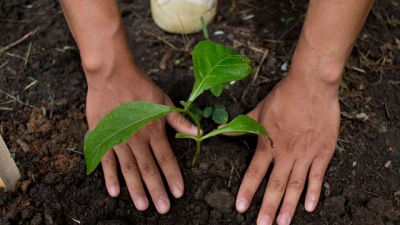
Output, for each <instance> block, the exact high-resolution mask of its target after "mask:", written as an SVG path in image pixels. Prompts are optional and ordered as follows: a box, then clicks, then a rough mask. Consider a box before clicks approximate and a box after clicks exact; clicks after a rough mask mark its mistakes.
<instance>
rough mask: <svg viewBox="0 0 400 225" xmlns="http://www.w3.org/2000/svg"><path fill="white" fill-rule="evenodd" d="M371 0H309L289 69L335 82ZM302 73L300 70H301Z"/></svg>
mask: <svg viewBox="0 0 400 225" xmlns="http://www.w3.org/2000/svg"><path fill="white" fill-rule="evenodd" d="M372 4H373V0H335V1H332V0H310V3H309V7H308V10H307V16H306V20H305V22H304V25H303V29H302V33H301V35H300V38H299V42H298V44H297V47H296V51H295V53H294V55H293V61H292V68H293V69H295V70H300V71H301V72H300V73H298V72H295V73H292V74H293V75H295V74H297V75H300V74H312V75H313V76H316V77H313V80H318V81H322V82H325V83H326V84H327V85H332V86H336V88H337V85H338V84H339V82H340V79H341V75H342V72H343V67H344V65H345V62H346V60H347V58H348V57H349V55H350V53H351V50H352V48H353V46H354V43H355V41H356V39H357V36H358V34H359V32H360V30H361V28H362V26H363V24H364V21H365V19H366V17H367V15H368V13H369V11H370V9H371V7H372ZM302 72H304V73H302Z"/></svg>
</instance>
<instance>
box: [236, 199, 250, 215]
mask: <svg viewBox="0 0 400 225" xmlns="http://www.w3.org/2000/svg"><path fill="white" fill-rule="evenodd" d="M247 207H249V204H247V201H246V200H245V199H242V200H240V201H238V203H237V204H236V209H237V210H238V211H239V212H244V211H246V209H247Z"/></svg>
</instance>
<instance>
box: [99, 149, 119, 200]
mask: <svg viewBox="0 0 400 225" xmlns="http://www.w3.org/2000/svg"><path fill="white" fill-rule="evenodd" d="M101 166H102V167H103V173H104V179H105V181H106V187H107V191H108V193H109V194H110V195H111V196H112V197H117V196H118V195H119V192H120V186H119V181H118V172H117V161H116V159H115V154H114V150H110V151H108V152H106V154H104V156H103V158H102V159H101Z"/></svg>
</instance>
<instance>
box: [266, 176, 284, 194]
mask: <svg viewBox="0 0 400 225" xmlns="http://www.w3.org/2000/svg"><path fill="white" fill-rule="evenodd" d="M267 188H269V189H271V190H274V191H277V192H283V191H284V190H285V183H284V182H282V181H281V180H278V179H276V180H271V181H270V182H268V186H267Z"/></svg>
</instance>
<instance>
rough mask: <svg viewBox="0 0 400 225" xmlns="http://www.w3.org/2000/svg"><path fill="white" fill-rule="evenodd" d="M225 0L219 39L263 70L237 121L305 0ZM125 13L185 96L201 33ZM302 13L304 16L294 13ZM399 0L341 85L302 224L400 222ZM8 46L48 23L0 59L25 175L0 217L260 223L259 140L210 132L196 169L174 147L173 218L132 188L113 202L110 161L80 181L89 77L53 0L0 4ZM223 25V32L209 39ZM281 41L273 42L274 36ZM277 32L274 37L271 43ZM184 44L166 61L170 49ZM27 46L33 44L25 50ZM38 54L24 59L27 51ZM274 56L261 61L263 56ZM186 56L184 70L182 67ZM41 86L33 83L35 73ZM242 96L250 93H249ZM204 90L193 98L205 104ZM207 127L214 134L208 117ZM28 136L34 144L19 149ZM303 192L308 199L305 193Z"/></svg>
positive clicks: (226, 97) (11, 138) (154, 72)
mask: <svg viewBox="0 0 400 225" xmlns="http://www.w3.org/2000/svg"><path fill="white" fill-rule="evenodd" d="M294 2H295V3H296V4H295V6H293V5H292V4H291V3H290V2H289V1H266V0H265V1H254V0H246V1H237V2H236V8H232V7H231V1H227V0H225V1H220V3H219V9H218V14H217V17H216V19H215V21H214V22H213V23H212V24H211V25H209V27H208V28H209V31H210V34H211V40H212V41H215V42H217V43H221V44H224V45H227V46H230V47H233V48H234V49H235V50H236V51H238V52H240V53H242V54H244V55H246V56H248V57H249V58H251V59H252V60H254V62H255V66H256V67H257V66H260V73H259V74H258V77H257V79H256V85H250V84H251V82H252V76H253V75H250V77H249V78H246V79H244V80H243V81H239V82H236V83H235V84H234V85H232V88H230V89H229V90H228V91H226V92H224V94H223V95H222V97H221V98H220V99H218V100H215V101H218V102H219V103H221V104H223V105H225V106H226V107H227V109H228V111H229V112H230V117H231V118H233V117H234V116H236V115H238V114H243V113H246V112H248V111H249V110H251V109H252V108H253V107H254V106H255V105H256V104H257V103H258V102H259V101H260V100H261V99H262V98H263V97H264V96H265V95H266V94H267V93H268V91H270V90H271V89H272V88H273V86H274V85H275V84H276V83H277V82H278V81H279V80H280V79H281V78H282V77H283V76H284V74H285V71H282V70H281V66H282V64H285V63H288V62H290V57H291V53H292V52H293V49H294V46H295V44H296V39H297V37H298V35H299V32H300V29H301V24H302V20H300V21H299V23H296V21H292V22H290V23H289V25H288V26H286V25H285V24H283V23H282V22H281V18H289V17H295V18H296V20H298V19H299V16H300V12H305V9H306V6H307V5H306V3H305V2H304V1H294ZM120 7H121V14H122V16H123V19H124V22H125V24H126V28H127V33H128V36H129V40H130V44H131V47H132V49H133V51H134V52H135V56H136V60H137V62H138V64H140V66H141V68H143V70H144V71H145V72H146V73H147V74H148V75H149V76H150V77H151V78H152V79H153V80H154V81H155V82H156V83H157V84H158V85H159V86H160V87H161V88H162V89H163V90H164V91H165V92H167V94H168V95H169V96H170V97H171V99H173V100H174V101H176V104H179V103H178V101H179V100H181V99H186V98H187V96H188V95H189V93H190V91H191V90H190V89H191V87H192V82H193V74H192V70H191V68H190V67H191V56H190V54H189V52H190V51H184V50H183V49H184V46H185V44H186V45H187V44H189V48H192V47H193V46H194V44H195V43H197V42H198V41H200V40H202V39H203V37H202V34H196V35H190V36H188V38H189V42H186V43H185V42H183V41H182V37H181V36H180V35H171V34H166V33H164V32H162V31H161V30H159V29H158V28H157V27H156V26H155V25H154V23H153V22H152V20H151V15H150V10H149V3H148V1H140V2H139V1H134V2H133V3H132V2H129V1H123V2H121V3H120ZM293 7H295V10H294V9H293ZM399 8H400V7H399V3H398V2H396V1H376V2H375V5H374V8H373V10H372V12H371V13H370V15H369V17H368V19H367V22H366V25H365V26H364V28H363V30H362V31H361V33H360V36H359V38H358V40H357V43H356V46H355V48H354V50H353V52H352V54H351V57H350V59H349V60H348V63H347V65H346V68H345V72H344V77H343V80H344V81H345V82H346V84H347V88H342V89H341V91H340V103H341V112H342V119H341V125H342V131H341V133H340V137H339V141H338V147H337V150H336V152H335V155H334V156H333V158H332V160H331V163H330V165H329V167H328V169H327V172H326V174H325V180H324V185H323V187H322V193H321V199H320V201H319V203H318V206H317V209H316V210H315V212H313V213H307V212H306V211H305V210H304V205H303V202H302V201H300V203H299V205H298V207H297V210H296V214H295V216H294V218H293V224H363V225H365V224H399V223H400V219H399V218H400V211H399V207H400V192H399V191H400V178H399V177H400V167H399V165H400V153H399V152H400V132H399V130H400V129H399V128H400V122H399V121H400V119H399V115H400V113H399V111H400V110H399V105H400V101H399V99H400V91H399V88H400V84H399V81H400V75H399V73H398V71H399V69H400V68H399V64H398V61H396V59H399V58H400V40H399V38H400V30H399V25H400V23H399V20H400V18H399V15H400V9H399ZM0 15H1V16H0V33H1V36H0V46H6V45H8V44H9V43H12V42H14V41H16V40H18V39H19V38H21V37H22V36H23V35H25V34H26V33H28V32H29V31H31V30H34V29H36V28H37V27H39V30H38V32H37V33H36V34H34V35H31V36H30V37H28V38H27V39H26V40H25V41H23V42H21V43H19V44H18V45H16V46H14V47H12V48H10V49H9V50H7V53H10V54H14V56H11V55H10V54H8V55H7V54H1V55H0V90H1V92H0V104H1V105H0V107H2V108H1V110H0V119H1V123H0V134H1V135H2V136H3V137H4V139H5V141H6V143H7V145H8V146H9V148H10V151H11V152H13V153H15V154H16V161H17V162H18V163H19V169H20V171H21V174H22V178H21V180H20V182H19V183H18V184H17V191H16V192H15V193H9V192H6V191H4V190H0V224H1V225H6V224H255V220H256V218H257V213H258V210H259V208H260V205H261V202H262V197H263V190H264V189H265V186H266V179H267V178H268V177H266V179H265V180H264V181H263V183H262V185H261V187H260V188H259V190H258V192H257V194H256V196H255V197H254V200H253V203H252V204H251V206H250V208H249V210H248V211H247V212H246V213H243V214H239V213H237V211H236V210H235V208H234V199H235V197H236V194H237V191H238V188H239V186H240V183H241V178H242V177H243V175H244V172H245V170H246V167H247V166H248V164H249V162H250V160H251V157H252V155H253V153H254V150H255V147H256V138H255V137H240V138H230V137H215V138H212V139H210V140H207V141H205V143H204V144H203V149H202V153H201V155H200V157H199V159H198V163H197V166H196V167H194V168H191V167H190V166H188V165H190V162H191V159H192V157H193V154H194V149H195V148H194V145H193V143H191V142H190V141H187V140H176V139H174V138H173V135H174V132H173V131H172V130H169V131H168V135H169V137H170V138H169V139H170V142H171V145H172V147H173V149H174V151H175V155H176V157H177V158H178V159H179V164H180V166H181V169H182V173H183V176H184V180H185V187H186V189H185V194H184V196H183V197H182V198H181V199H173V198H171V211H170V212H169V213H168V214H166V215H160V214H158V213H157V212H156V210H155V208H154V206H150V208H149V209H148V210H146V211H144V212H139V211H137V210H135V208H134V206H133V203H132V201H131V199H130V196H129V192H128V191H127V188H126V186H124V185H123V187H122V191H121V195H120V196H119V197H117V198H112V197H110V196H108V194H107V191H106V189H105V185H104V179H103V175H102V171H101V169H100V168H99V169H97V170H96V171H95V172H94V173H93V174H91V175H90V176H87V175H85V164H84V159H83V156H82V155H81V154H79V153H76V152H74V151H71V150H76V151H78V152H82V147H83V138H84V135H85V133H86V130H87V125H86V118H85V114H84V111H85V94H86V88H87V86H86V83H85V79H84V75H83V72H82V69H81V66H80V60H79V53H78V51H77V50H76V48H69V47H67V48H63V47H66V46H75V44H74V41H73V39H72V38H71V35H70V34H69V30H68V27H67V25H66V22H65V20H64V18H63V15H62V12H61V8H60V6H59V4H58V2H57V1H50V0H43V1H22V0H11V1H1V2H0ZM217 30H222V31H224V34H223V35H218V36H217V35H213V33H214V32H215V31H217ZM278 38H280V39H279V40H278V41H276V40H277V39H278ZM274 40H275V41H274ZM171 45H174V46H175V47H176V49H178V50H176V51H172V56H171V58H170V59H169V60H168V61H167V64H166V69H165V70H162V69H160V67H159V62H160V60H161V58H162V57H163V55H165V54H166V53H167V52H168V51H171ZM29 46H31V47H29ZM28 48H30V51H29V59H28V60H27V63H26V64H25V60H23V59H21V58H18V57H15V55H19V56H22V57H25V56H26V53H27V51H28ZM267 49H268V50H269V54H268V56H267V58H266V60H265V62H264V63H262V65H259V64H260V61H261V59H262V56H263V54H264V52H265V50H267ZM176 60H179V61H180V64H179V65H174V63H173V62H174V61H176ZM34 80H37V84H35V85H33V86H31V87H28V88H27V86H28V85H29V84H31V83H32V81H34ZM243 93H245V95H243ZM208 102H209V99H208V98H207V97H203V98H201V99H199V101H197V102H196V103H197V104H198V105H200V106H204V105H205V104H207V103H208ZM205 126H207V129H211V127H210V126H209V125H208V123H206V124H205ZM23 143H25V144H23ZM303 199H304V196H303V197H302V199H301V200H303Z"/></svg>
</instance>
